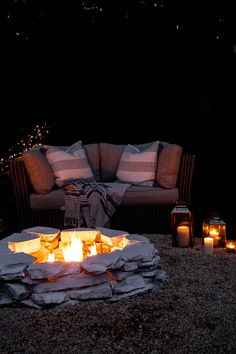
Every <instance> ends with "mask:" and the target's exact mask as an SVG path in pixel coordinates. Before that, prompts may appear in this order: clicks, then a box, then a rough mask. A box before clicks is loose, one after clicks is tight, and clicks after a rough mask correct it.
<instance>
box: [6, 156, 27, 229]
mask: <svg viewBox="0 0 236 354" xmlns="http://www.w3.org/2000/svg"><path fill="white" fill-rule="evenodd" d="M10 176H11V179H12V184H13V191H14V196H15V204H16V209H17V216H18V221H19V220H20V224H27V222H28V220H29V218H30V215H31V210H30V200H29V196H30V192H31V184H30V180H29V177H28V174H27V172H26V169H25V165H24V162H23V159H22V158H21V157H19V158H16V159H14V160H13V161H12V162H11V165H10Z"/></svg>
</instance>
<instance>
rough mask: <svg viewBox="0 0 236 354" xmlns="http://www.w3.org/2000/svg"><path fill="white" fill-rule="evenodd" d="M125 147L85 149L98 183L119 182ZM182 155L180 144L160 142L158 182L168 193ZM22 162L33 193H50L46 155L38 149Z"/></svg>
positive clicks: (93, 146)
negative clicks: (118, 175)
mask: <svg viewBox="0 0 236 354" xmlns="http://www.w3.org/2000/svg"><path fill="white" fill-rule="evenodd" d="M148 145H150V143H146V144H139V145H136V147H138V148H140V149H144V148H145V147H147V146H148ZM125 147H126V145H118V144H117V145H116V144H110V143H100V144H85V145H84V149H85V153H86V156H87V158H88V162H89V164H90V166H91V169H92V171H93V174H94V177H95V180H96V181H97V182H100V181H102V182H112V181H115V180H116V179H117V177H116V173H117V170H118V167H119V162H120V158H121V155H122V153H123V151H124V149H125ZM61 148H62V149H66V148H67V147H64V146H63V147H61ZM182 152H183V149H182V147H181V146H179V145H177V144H170V143H167V142H160V145H159V150H158V161H157V170H156V182H157V184H159V185H160V186H161V187H163V188H167V189H168V188H175V187H176V184H177V180H178V173H179V166H180V160H181V156H182ZM23 160H24V163H25V165H26V170H27V173H28V175H29V177H30V181H31V184H32V186H33V188H34V190H35V191H36V192H37V193H47V192H49V191H50V189H51V188H52V185H53V183H52V179H53V177H52V176H53V172H52V170H51V167H50V166H49V164H48V162H47V159H46V157H45V156H44V155H43V153H42V155H41V153H39V149H37V150H36V151H35V150H34V149H32V151H31V150H29V151H27V152H26V153H24V154H23ZM45 176H47V178H45ZM42 177H43V178H42ZM43 184H45V186H44V185H43Z"/></svg>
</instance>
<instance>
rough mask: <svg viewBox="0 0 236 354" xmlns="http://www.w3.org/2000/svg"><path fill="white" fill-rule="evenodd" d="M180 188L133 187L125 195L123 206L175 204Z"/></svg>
mask: <svg viewBox="0 0 236 354" xmlns="http://www.w3.org/2000/svg"><path fill="white" fill-rule="evenodd" d="M178 197H179V191H178V188H173V189H164V188H161V187H147V186H131V187H130V188H129V189H128V190H127V191H126V193H125V197H124V200H123V203H122V205H144V204H175V202H176V200H178Z"/></svg>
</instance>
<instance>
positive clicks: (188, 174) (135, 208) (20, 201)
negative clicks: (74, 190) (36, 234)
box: [10, 154, 195, 233]
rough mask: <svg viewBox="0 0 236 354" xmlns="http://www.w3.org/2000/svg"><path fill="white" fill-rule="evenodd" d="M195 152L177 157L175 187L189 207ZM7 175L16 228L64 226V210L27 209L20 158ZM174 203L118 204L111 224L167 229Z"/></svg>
mask: <svg viewBox="0 0 236 354" xmlns="http://www.w3.org/2000/svg"><path fill="white" fill-rule="evenodd" d="M194 166H195V155H191V154H183V155H182V158H181V163H180V168H179V175H178V182H177V187H178V189H179V200H185V201H186V203H187V204H188V206H190V207H191V201H192V198H191V197H192V182H193V175H194ZM10 176H11V180H12V185H13V193H14V199H15V206H16V214H17V228H18V231H21V230H22V229H25V228H28V227H32V226H39V225H40V226H49V227H54V228H59V229H63V228H64V211H63V210H59V209H52V210H31V208H30V199H29V196H30V193H31V192H32V186H31V184H30V181H29V177H28V175H27V172H26V169H25V166H24V162H23V160H22V158H21V157H20V158H16V159H14V160H13V161H12V163H11V166H10ZM173 207H174V204H150V205H132V206H123V205H121V206H120V207H119V208H118V210H117V211H116V212H115V213H114V215H113V216H112V218H111V220H110V225H108V226H109V227H111V228H114V229H119V230H126V231H128V232H129V233H158V232H161V233H170V231H171V229H170V228H171V210H172V209H173Z"/></svg>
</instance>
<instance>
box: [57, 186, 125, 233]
mask: <svg viewBox="0 0 236 354" xmlns="http://www.w3.org/2000/svg"><path fill="white" fill-rule="evenodd" d="M129 187H130V184H129V183H118V182H113V183H82V182H79V181H78V182H73V183H69V184H65V185H64V189H65V217H64V226H65V227H68V226H70V227H79V226H81V225H86V226H87V227H92V228H93V227H97V226H104V225H106V224H107V222H109V220H110V218H111V216H112V215H113V214H114V212H115V211H116V209H117V208H118V206H119V205H120V204H121V203H122V201H123V198H124V195H125V192H126V190H127V189H128V188H129Z"/></svg>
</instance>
